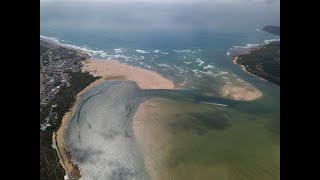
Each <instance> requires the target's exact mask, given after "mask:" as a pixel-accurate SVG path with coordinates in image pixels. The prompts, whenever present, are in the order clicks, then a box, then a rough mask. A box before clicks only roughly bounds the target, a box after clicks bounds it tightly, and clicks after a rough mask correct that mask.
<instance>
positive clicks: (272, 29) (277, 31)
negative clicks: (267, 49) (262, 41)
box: [262, 26, 280, 36]
mask: <svg viewBox="0 0 320 180" xmlns="http://www.w3.org/2000/svg"><path fill="white" fill-rule="evenodd" d="M262 30H263V31H266V32H268V33H271V34H274V35H278V36H280V27H278V26H265V27H264V28H262Z"/></svg>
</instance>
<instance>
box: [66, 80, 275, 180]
mask: <svg viewBox="0 0 320 180" xmlns="http://www.w3.org/2000/svg"><path fill="white" fill-rule="evenodd" d="M251 104H252V103H251ZM238 106H243V107H245V106H248V107H250V106H251V105H250V102H238V101H232V100H227V99H222V98H210V97H205V96H196V95H195V94H192V93H191V92H188V91H183V90H181V91H180V90H142V89H140V88H139V87H138V86H137V85H136V83H135V82H133V81H125V80H112V81H106V82H103V83H101V84H99V85H97V86H95V87H93V88H92V89H90V90H88V91H87V92H86V93H85V94H83V95H82V97H81V99H80V101H79V104H78V106H77V110H76V112H75V113H74V116H73V117H72V119H71V121H70V123H69V125H68V126H67V127H66V129H65V133H64V139H65V145H66V149H67V150H68V151H70V153H71V156H72V161H73V162H74V163H75V164H77V165H78V166H79V169H80V171H81V179H175V178H183V179H193V178H194V177H203V178H209V177H215V178H219V179H227V177H228V176H230V175H232V176H235V177H237V178H240V177H244V175H245V174H248V173H249V174H250V175H249V176H250V177H252V178H248V179H254V178H257V179H263V178H270V177H271V176H274V175H273V174H270V173H268V172H267V170H266V169H268V168H272V169H275V170H274V172H277V173H278V170H280V168H279V167H278V162H277V157H278V156H279V153H278V149H280V147H279V144H278V141H277V139H278V137H279V134H278V133H277V131H271V130H270V129H271V128H268V127H269V126H270V125H271V126H272V128H273V129H274V128H276V129H277V126H276V125H274V124H272V123H270V122H276V121H275V119H274V118H268V117H267V116H265V117H259V118H257V117H256V116H253V115H250V114H249V113H246V112H240V111H237V110H236V109H235V107H238ZM261 114H263V113H261ZM268 125H269V126H268ZM271 126H270V127H271ZM279 128H280V127H279ZM257 144H259V146H258V145H257ZM270 148H271V149H270ZM249 157H251V158H249ZM252 157H254V158H252ZM262 161H263V162H266V163H263V166H261V167H259V168H258V169H252V168H253V167H254V164H257V162H262ZM241 162H243V164H242V165H243V166H242V165H241ZM239 168H240V169H239ZM191 169H195V170H192V171H191ZM264 170H266V171H265V173H260V175H259V173H258V175H257V173H256V171H264ZM218 172H219V173H218ZM190 173H191V174H190ZM277 173H275V176H277V175H278V174H277Z"/></svg>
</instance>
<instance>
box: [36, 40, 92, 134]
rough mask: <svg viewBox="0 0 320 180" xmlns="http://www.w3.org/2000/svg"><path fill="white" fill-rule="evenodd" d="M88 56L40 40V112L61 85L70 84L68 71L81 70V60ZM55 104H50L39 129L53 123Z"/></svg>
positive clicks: (43, 128)
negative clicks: (46, 115)
mask: <svg viewBox="0 0 320 180" xmlns="http://www.w3.org/2000/svg"><path fill="white" fill-rule="evenodd" d="M87 58H89V55H88V54H85V53H82V52H79V51H78V50H73V49H70V48H66V47H61V46H59V45H56V44H54V43H50V42H47V41H44V40H40V113H41V112H42V111H43V109H44V108H46V107H47V106H48V105H49V104H50V102H52V100H53V99H54V98H55V96H56V95H57V93H58V92H59V90H60V89H61V88H62V87H64V86H65V87H69V86H70V75H69V74H70V72H79V71H80V70H81V61H83V60H86V59H87ZM56 107H57V104H53V105H51V108H50V112H49V115H48V117H46V118H45V122H40V123H41V124H40V129H41V130H46V128H47V127H51V126H52V124H55V123H56V121H57V119H58V117H57V113H56V112H54V111H53V109H54V108H56Z"/></svg>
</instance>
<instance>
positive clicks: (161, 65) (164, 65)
mask: <svg viewBox="0 0 320 180" xmlns="http://www.w3.org/2000/svg"><path fill="white" fill-rule="evenodd" d="M158 65H159V66H160V67H167V68H170V69H172V67H171V66H169V65H167V64H158Z"/></svg>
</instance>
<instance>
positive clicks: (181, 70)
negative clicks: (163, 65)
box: [173, 65, 183, 73]
mask: <svg viewBox="0 0 320 180" xmlns="http://www.w3.org/2000/svg"><path fill="white" fill-rule="evenodd" d="M173 66H174V67H175V68H177V69H179V70H180V73H182V72H183V69H182V68H180V67H178V66H177V65H173Z"/></svg>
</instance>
